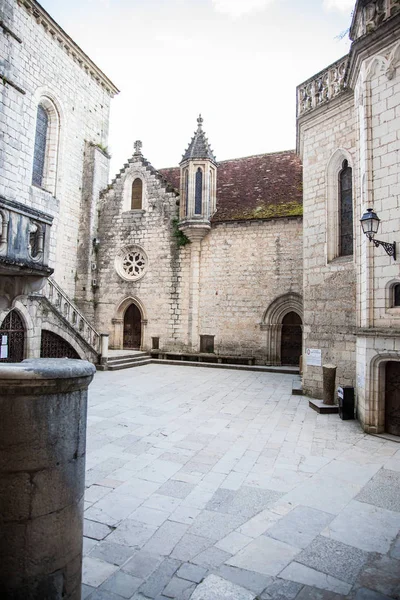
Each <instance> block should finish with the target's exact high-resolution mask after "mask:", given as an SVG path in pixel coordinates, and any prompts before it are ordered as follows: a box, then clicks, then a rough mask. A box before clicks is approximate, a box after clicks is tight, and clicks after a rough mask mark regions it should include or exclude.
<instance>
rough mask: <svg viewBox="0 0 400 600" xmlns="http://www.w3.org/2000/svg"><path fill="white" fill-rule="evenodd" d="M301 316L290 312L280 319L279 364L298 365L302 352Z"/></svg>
mask: <svg viewBox="0 0 400 600" xmlns="http://www.w3.org/2000/svg"><path fill="white" fill-rule="evenodd" d="M301 325H302V322H301V318H300V317H299V315H298V314H297V313H295V312H290V313H288V314H287V315H285V316H284V318H283V320H282V338H281V364H282V365H298V364H299V363H300V356H301V353H302V344H303V333H302V329H301Z"/></svg>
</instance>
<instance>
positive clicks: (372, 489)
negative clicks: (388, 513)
mask: <svg viewBox="0 0 400 600" xmlns="http://www.w3.org/2000/svg"><path fill="white" fill-rule="evenodd" d="M399 489H400V472H398V471H390V470H388V469H381V470H380V471H379V472H378V473H377V474H376V475H375V476H374V477H373V478H372V479H371V481H370V482H369V483H368V484H367V485H366V486H365V487H364V488H363V489H362V490H361V492H360V493H359V494H358V495H357V496H356V498H355V499H356V500H358V501H359V502H366V503H368V504H372V505H374V506H379V507H380V508H386V509H387V510H392V511H396V512H400V494H399Z"/></svg>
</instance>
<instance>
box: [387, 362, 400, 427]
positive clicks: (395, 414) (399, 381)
mask: <svg viewBox="0 0 400 600" xmlns="http://www.w3.org/2000/svg"><path fill="white" fill-rule="evenodd" d="M385 431H386V432H387V433H391V434H392V435H399V436H400V362H396V361H389V362H387V363H386V372H385Z"/></svg>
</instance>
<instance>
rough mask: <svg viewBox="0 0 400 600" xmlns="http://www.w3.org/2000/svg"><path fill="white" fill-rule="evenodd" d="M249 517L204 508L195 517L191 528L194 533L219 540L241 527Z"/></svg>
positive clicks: (190, 530) (190, 531)
mask: <svg viewBox="0 0 400 600" xmlns="http://www.w3.org/2000/svg"><path fill="white" fill-rule="evenodd" d="M246 520H247V519H246V518H245V517H241V516H237V515H230V514H224V513H218V512H214V511H210V510H204V511H203V512H202V513H200V515H199V516H198V517H197V518H196V519H195V521H194V523H193V525H192V526H191V527H190V529H189V533H191V534H193V535H201V536H203V537H206V538H210V539H212V540H215V541H218V540H220V539H221V538H223V537H225V536H226V535H228V533H231V532H232V531H233V530H234V529H236V528H237V527H240V525H242V524H243V523H244V522H245V521H246Z"/></svg>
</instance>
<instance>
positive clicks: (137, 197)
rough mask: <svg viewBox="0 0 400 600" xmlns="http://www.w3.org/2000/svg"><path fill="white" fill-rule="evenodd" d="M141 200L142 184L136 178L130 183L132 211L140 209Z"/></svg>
mask: <svg viewBox="0 0 400 600" xmlns="http://www.w3.org/2000/svg"><path fill="white" fill-rule="evenodd" d="M142 199H143V182H142V180H141V179H139V178H137V179H135V181H134V182H133V183H132V201H131V209H132V210H140V209H141V208H142Z"/></svg>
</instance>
